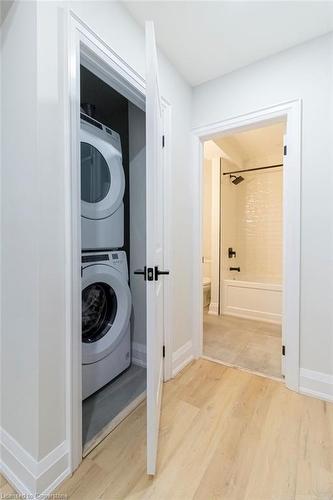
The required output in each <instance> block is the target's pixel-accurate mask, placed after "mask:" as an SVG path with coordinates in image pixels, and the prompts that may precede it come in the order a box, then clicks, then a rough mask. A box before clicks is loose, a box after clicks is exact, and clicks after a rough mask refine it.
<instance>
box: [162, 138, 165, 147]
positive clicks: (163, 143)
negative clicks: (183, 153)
mask: <svg viewBox="0 0 333 500" xmlns="http://www.w3.org/2000/svg"><path fill="white" fill-rule="evenodd" d="M164 146H165V135H162V148H164Z"/></svg>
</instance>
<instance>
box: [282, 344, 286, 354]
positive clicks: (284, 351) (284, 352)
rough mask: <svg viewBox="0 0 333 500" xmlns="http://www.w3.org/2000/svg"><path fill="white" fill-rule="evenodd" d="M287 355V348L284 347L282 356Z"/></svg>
mask: <svg viewBox="0 0 333 500" xmlns="http://www.w3.org/2000/svg"><path fill="white" fill-rule="evenodd" d="M285 355H286V346H285V345H283V346H282V356H285Z"/></svg>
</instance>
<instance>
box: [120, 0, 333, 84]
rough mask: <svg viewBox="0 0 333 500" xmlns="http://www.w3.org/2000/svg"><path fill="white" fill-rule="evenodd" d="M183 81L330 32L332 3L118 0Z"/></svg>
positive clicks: (202, 78) (194, 81) (195, 79)
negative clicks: (150, 33)
mask: <svg viewBox="0 0 333 500" xmlns="http://www.w3.org/2000/svg"><path fill="white" fill-rule="evenodd" d="M123 3H124V5H125V6H126V8H127V9H128V11H129V12H130V13H131V14H132V16H133V17H134V18H135V19H136V21H137V22H138V23H139V24H140V25H141V26H143V25H144V22H145V20H153V21H154V25H155V33H156V40H157V43H158V45H159V47H160V49H162V51H163V52H164V53H165V55H166V56H167V57H168V58H169V59H170V61H171V62H172V63H173V64H174V66H175V67H176V68H177V69H178V71H179V72H180V73H181V74H182V75H183V77H184V78H185V80H187V82H188V83H189V84H190V85H192V86H195V85H199V84H200V83H203V82H205V81H208V80H212V79H214V78H216V77H218V76H221V75H224V74H226V73H229V72H231V71H234V70H236V69H238V68H241V67H243V66H246V65H248V64H250V63H253V62H255V61H258V60H260V59H263V58H265V57H268V56H270V55H273V54H276V53H278V52H280V51H282V50H285V49H288V48H289V47H292V46H295V45H298V44H300V43H303V42H305V41H307V40H310V39H312V38H315V37H317V36H320V35H323V34H325V33H328V32H329V31H332V30H333V2H321V1H315V2H311V1H275V2H270V1H261V2H256V1H235V0H233V1H196V0H188V1H177V0H176V1H141V0H138V1H123Z"/></svg>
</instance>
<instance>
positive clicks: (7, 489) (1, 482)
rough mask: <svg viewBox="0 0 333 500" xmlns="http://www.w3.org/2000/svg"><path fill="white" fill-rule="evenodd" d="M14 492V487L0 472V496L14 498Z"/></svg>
mask: <svg viewBox="0 0 333 500" xmlns="http://www.w3.org/2000/svg"><path fill="white" fill-rule="evenodd" d="M15 494H16V491H15V490H14V488H12V487H11V485H10V484H9V483H8V482H7V481H6V479H5V478H4V477H3V476H2V475H1V474H0V498H11V496H12V498H15V497H14V496H13V495H15Z"/></svg>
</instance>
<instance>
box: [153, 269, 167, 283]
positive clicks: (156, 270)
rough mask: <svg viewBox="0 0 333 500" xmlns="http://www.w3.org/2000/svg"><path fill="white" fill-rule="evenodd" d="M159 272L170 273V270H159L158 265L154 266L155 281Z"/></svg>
mask: <svg viewBox="0 0 333 500" xmlns="http://www.w3.org/2000/svg"><path fill="white" fill-rule="evenodd" d="M161 274H170V271H160V270H159V269H158V266H155V281H158V277H159V276H160V275H161Z"/></svg>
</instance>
